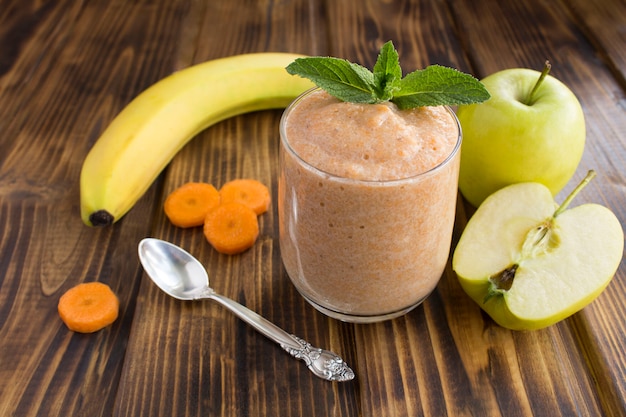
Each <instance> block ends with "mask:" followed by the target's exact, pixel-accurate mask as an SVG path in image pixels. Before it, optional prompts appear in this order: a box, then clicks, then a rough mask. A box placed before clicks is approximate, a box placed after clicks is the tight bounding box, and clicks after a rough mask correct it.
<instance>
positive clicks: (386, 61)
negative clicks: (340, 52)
mask: <svg viewBox="0 0 626 417" xmlns="http://www.w3.org/2000/svg"><path fill="white" fill-rule="evenodd" d="M287 72H288V73H289V74H292V75H299V76H301V77H304V78H308V79H309V80H311V81H313V82H314V83H315V84H316V85H317V86H318V87H320V88H322V89H324V90H326V91H327V92H328V93H329V94H331V95H332V96H334V97H336V98H338V99H339V100H342V101H347V102H352V103H366V104H374V103H381V102H385V101H391V102H392V103H394V104H396V105H397V106H398V108H400V109H411V108H415V107H422V106H444V105H445V106H453V105H459V104H471V103H480V102H483V101H485V100H488V99H489V97H490V95H489V92H488V91H487V89H486V88H485V86H484V85H483V84H482V83H481V82H480V81H478V80H477V79H476V78H474V77H472V76H471V75H469V74H465V73H462V72H460V71H457V70H455V69H452V68H447V67H443V66H440V65H431V66H428V67H426V68H425V69H423V70H417V71H414V72H412V73H410V74H407V75H406V76H405V77H404V78H402V69H401V67H400V61H399V57H398V52H397V51H396V49H395V48H394V46H393V43H392V42H391V41H389V42H387V43H385V44H384V45H383V46H382V48H381V49H380V52H379V54H378V58H377V60H376V64H375V65H374V71H373V72H371V71H370V70H369V69H367V68H365V67H363V66H361V65H358V64H354V63H351V62H349V61H347V60H344V59H339V58H332V57H306V58H297V59H296V60H295V61H294V62H292V63H291V64H289V65H288V66H287Z"/></svg>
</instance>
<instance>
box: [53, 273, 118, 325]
mask: <svg viewBox="0 0 626 417" xmlns="http://www.w3.org/2000/svg"><path fill="white" fill-rule="evenodd" d="M119 307H120V302H119V300H118V299H117V296H116V295H115V293H114V292H113V291H112V290H111V288H110V287H109V286H108V285H106V284H103V283H101V282H87V283H83V284H78V285H77V286H75V287H72V288H70V289H69V290H67V292H65V294H63V295H62V296H61V298H60V299H59V305H58V311H59V316H61V320H63V322H64V323H65V325H66V326H67V327H68V328H69V329H70V330H72V331H75V332H80V333H93V332H96V331H98V330H100V329H103V328H105V327H106V326H108V325H110V324H111V323H113V322H114V321H115V320H116V319H117V315H118V312H119Z"/></svg>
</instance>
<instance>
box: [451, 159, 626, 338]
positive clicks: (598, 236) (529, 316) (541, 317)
mask: <svg viewBox="0 0 626 417" xmlns="http://www.w3.org/2000/svg"><path fill="white" fill-rule="evenodd" d="M594 175H595V173H594V172H593V171H590V172H589V174H588V175H587V177H585V179H584V180H583V182H581V184H580V185H579V186H578V187H576V189H575V190H574V191H573V192H572V194H570V196H568V197H567V199H566V200H565V201H564V202H563V204H561V206H558V205H557V204H556V202H555V201H554V198H553V196H552V193H551V192H550V190H549V189H548V188H547V187H545V186H544V185H542V184H539V183H534V182H527V183H518V184H514V185H510V186H507V187H505V188H502V189H500V190H499V191H496V192H495V193H493V194H492V195H490V196H489V197H488V198H487V199H486V200H485V201H484V202H483V203H482V204H481V205H480V207H479V208H478V209H477V211H476V212H475V213H474V215H473V216H472V218H471V219H470V221H469V222H468V224H467V226H466V228H465V230H464V231H463V233H462V235H461V238H460V240H459V243H458V245H457V247H456V249H455V251H454V255H453V259H452V267H453V269H454V271H455V272H456V274H457V276H458V279H459V282H460V283H461V286H462V287H463V289H464V290H465V292H466V293H467V294H468V295H469V296H470V297H471V298H472V299H473V300H474V301H476V302H477V303H478V304H479V305H480V307H481V308H482V309H483V310H484V311H485V312H487V314H489V315H490V316H491V318H492V319H493V320H494V321H495V322H496V323H498V324H499V325H501V326H503V327H506V328H509V329H513V330H533V329H540V328H544V327H547V326H550V325H552V324H554V323H556V322H558V321H560V320H563V319H565V318H567V317H569V316H570V315H572V314H574V313H576V312H577V311H579V310H581V309H582V308H583V307H585V306H586V305H588V304H589V303H591V302H592V301H593V300H594V299H595V298H596V297H597V296H598V295H600V293H601V292H602V291H603V290H604V289H605V288H606V286H607V285H608V284H609V282H610V281H611V279H612V278H613V276H614V275H615V272H616V271H617V268H618V267H619V264H620V262H621V260H622V256H623V251H624V232H623V230H622V226H621V225H620V222H619V220H618V219H617V217H616V216H615V214H613V212H612V211H611V210H609V209H608V208H606V207H604V206H601V205H598V204H583V205H580V206H578V207H575V208H572V209H567V206H568V205H569V203H570V202H571V200H572V199H573V197H574V196H575V195H576V194H577V193H578V192H579V191H580V190H581V189H582V188H583V187H584V186H585V185H586V184H587V183H588V182H589V181H590V180H591V178H593V176H594Z"/></svg>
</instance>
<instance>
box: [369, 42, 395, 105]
mask: <svg viewBox="0 0 626 417" xmlns="http://www.w3.org/2000/svg"><path fill="white" fill-rule="evenodd" d="M401 79H402V69H401V68H400V61H399V58H398V52H397V51H396V50H395V48H394V47H393V44H392V43H391V42H387V43H385V44H384V45H383V47H382V48H381V49H380V53H379V54H378V59H377V60H376V64H375V65H374V91H376V96H377V98H378V99H379V100H380V101H387V100H391V99H392V98H393V95H394V93H395V91H396V90H398V89H399V88H400V80H401Z"/></svg>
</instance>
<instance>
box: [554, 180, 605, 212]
mask: <svg viewBox="0 0 626 417" xmlns="http://www.w3.org/2000/svg"><path fill="white" fill-rule="evenodd" d="M595 176H596V172H595V171H594V170H593V169H590V170H589V171H588V172H587V175H586V176H585V178H583V180H582V181H581V182H580V184H578V185H577V186H576V188H574V190H573V191H572V192H571V193H570V194H569V195H568V196H567V198H566V199H565V201H563V202H562V203H561V205H560V206H559V208H558V209H556V211H555V212H554V214H553V215H552V217H553V218H556V217H557V216H558V215H559V214H561V213H563V212H564V211H565V210H566V209H567V206H569V204H570V203H571V202H572V200H573V199H574V197H576V194H578V193H579V192H580V190H582V189H583V188H585V187H586V186H587V184H589V181H591V180H592V179H593V177H595Z"/></svg>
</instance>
